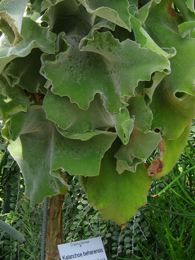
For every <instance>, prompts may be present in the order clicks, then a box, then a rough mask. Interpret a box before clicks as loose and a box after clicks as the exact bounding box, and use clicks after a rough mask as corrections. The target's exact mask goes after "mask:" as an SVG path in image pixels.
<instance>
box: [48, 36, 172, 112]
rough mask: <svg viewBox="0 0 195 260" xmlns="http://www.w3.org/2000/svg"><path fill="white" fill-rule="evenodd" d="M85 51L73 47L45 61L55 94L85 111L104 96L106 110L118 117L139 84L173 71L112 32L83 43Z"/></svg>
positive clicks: (151, 54) (161, 59) (153, 54)
mask: <svg viewBox="0 0 195 260" xmlns="http://www.w3.org/2000/svg"><path fill="white" fill-rule="evenodd" d="M81 50H82V51H80V50H78V49H75V48H73V47H70V48H69V49H68V51H66V52H63V53H60V54H59V55H58V56H57V57H56V59H55V60H47V59H45V60H44V61H43V74H44V75H45V77H47V78H48V79H49V80H50V81H51V82H52V91H53V93H55V94H57V95H60V96H68V97H69V98H70V100H71V102H73V103H77V104H78V106H79V107H80V108H81V109H85V110H86V109H88V107H89V104H90V102H91V101H92V100H93V99H94V96H95V94H96V93H100V94H101V96H102V98H103V101H104V102H105V105H106V108H107V109H108V110H109V111H110V112H112V113H118V111H119V109H120V108H121V107H122V106H123V105H122V104H121V102H123V103H125V101H124V98H125V97H126V96H127V97H130V96H132V95H134V91H135V88H136V87H137V84H138V82H139V81H143V80H150V77H151V74H152V73H153V72H155V71H163V70H164V69H166V68H167V67H169V64H168V62H167V59H165V58H164V57H162V56H160V55H157V54H156V53H154V52H152V51H150V50H148V49H144V48H140V46H139V45H138V44H136V43H135V42H133V41H130V40H126V41H124V42H122V43H120V42H119V41H118V40H117V39H115V38H114V37H113V36H112V35H111V33H109V32H105V33H100V32H95V33H94V38H92V39H88V38H86V41H83V45H82V48H81ZM92 75H94V76H95V77H94V76H92Z"/></svg>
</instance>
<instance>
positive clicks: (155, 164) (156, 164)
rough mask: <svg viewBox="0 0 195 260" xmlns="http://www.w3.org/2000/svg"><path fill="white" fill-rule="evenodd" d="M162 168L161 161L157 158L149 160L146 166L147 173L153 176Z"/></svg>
mask: <svg viewBox="0 0 195 260" xmlns="http://www.w3.org/2000/svg"><path fill="white" fill-rule="evenodd" d="M162 169H163V162H162V161H161V160H160V159H159V158H158V159H155V160H153V161H152V162H151V164H150V166H149V167H148V175H149V176H151V177H153V176H155V175H156V174H158V173H160V172H161V171H162Z"/></svg>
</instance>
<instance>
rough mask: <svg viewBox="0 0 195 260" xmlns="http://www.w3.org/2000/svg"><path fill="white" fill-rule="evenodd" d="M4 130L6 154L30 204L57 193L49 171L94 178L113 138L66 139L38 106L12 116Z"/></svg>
mask: <svg viewBox="0 0 195 260" xmlns="http://www.w3.org/2000/svg"><path fill="white" fill-rule="evenodd" d="M7 128H8V130H7V133H9V134H10V136H8V139H10V140H11V139H12V140H13V141H11V143H10V145H9V151H10V153H11V155H12V156H13V158H14V159H15V160H16V161H17V163H18V165H19V166H20V169H21V171H22V173H23V175H24V179H25V184H26V192H27V195H28V196H29V197H30V199H31V202H32V203H33V204H34V203H38V202H40V201H41V200H43V198H44V197H45V196H51V195H55V194H57V193H58V192H59V187H58V185H57V184H56V179H55V178H53V177H52V176H51V173H52V172H53V171H57V170H58V169H63V170H64V171H66V172H68V173H69V174H73V175H82V176H96V175H98V174H99V171H100V163H101V160H102V158H103V155H104V153H105V152H106V151H107V150H108V149H109V148H110V146H111V144H112V143H113V141H114V140H115V138H116V135H115V134H113V133H106V134H105V133H104V134H101V135H98V136H95V137H94V138H91V139H90V140H89V141H86V142H82V141H79V140H70V139H67V138H65V137H63V136H62V135H60V134H59V132H58V131H57V130H56V128H55V126H54V125H53V124H52V123H51V122H49V121H48V120H46V119H45V114H44V111H43V110H42V108H41V107H40V106H32V107H31V108H30V110H29V111H28V112H27V113H18V114H16V115H15V116H14V117H12V119H11V120H10V121H9V122H7Z"/></svg>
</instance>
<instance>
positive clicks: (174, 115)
mask: <svg viewBox="0 0 195 260" xmlns="http://www.w3.org/2000/svg"><path fill="white" fill-rule="evenodd" d="M166 84H167V82H166V81H163V82H162V84H161V85H159V86H158V87H157V89H156V90H155V92H154V95H153V101H152V103H151V109H152V112H153V117H154V119H153V124H152V125H153V128H158V129H160V130H161V132H162V135H163V136H166V138H168V139H177V138H178V137H179V136H181V134H182V133H183V131H184V129H185V128H186V127H187V125H189V123H190V122H191V120H192V118H194V116H195V105H194V104H195V97H192V96H189V95H184V96H181V97H180V98H178V97H176V96H175V95H174V94H173V93H172V91H171V90H170V86H169V85H166Z"/></svg>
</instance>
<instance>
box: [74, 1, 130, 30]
mask: <svg viewBox="0 0 195 260" xmlns="http://www.w3.org/2000/svg"><path fill="white" fill-rule="evenodd" d="M79 2H80V3H81V4H83V5H84V6H85V8H86V9H87V11H88V12H89V13H92V14H93V15H97V16H100V17H102V18H104V19H107V20H109V21H111V22H113V23H115V24H117V25H118V26H121V27H123V28H125V29H127V30H129V31H130V30H131V26H130V13H129V3H128V1H127V0H123V1H118V0H99V1H95V0H79Z"/></svg>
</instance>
